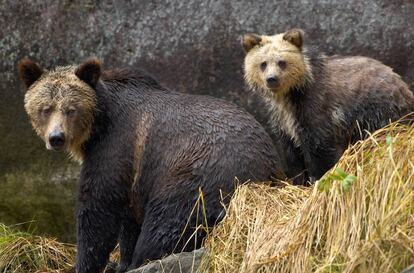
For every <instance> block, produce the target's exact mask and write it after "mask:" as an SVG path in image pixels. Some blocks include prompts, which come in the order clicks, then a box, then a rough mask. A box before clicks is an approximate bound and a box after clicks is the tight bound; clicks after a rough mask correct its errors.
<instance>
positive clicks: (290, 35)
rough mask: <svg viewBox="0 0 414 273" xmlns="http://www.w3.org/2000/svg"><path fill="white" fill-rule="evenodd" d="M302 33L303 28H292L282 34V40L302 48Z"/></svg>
mask: <svg viewBox="0 0 414 273" xmlns="http://www.w3.org/2000/svg"><path fill="white" fill-rule="evenodd" d="M304 35H305V32H304V31H303V30H301V29H299V28H294V29H291V30H288V31H286V32H285V34H284V35H283V40H285V41H288V42H289V43H291V44H293V45H295V46H296V47H297V48H299V49H302V46H303V36H304Z"/></svg>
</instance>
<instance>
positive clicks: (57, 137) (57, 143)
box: [49, 132, 65, 150]
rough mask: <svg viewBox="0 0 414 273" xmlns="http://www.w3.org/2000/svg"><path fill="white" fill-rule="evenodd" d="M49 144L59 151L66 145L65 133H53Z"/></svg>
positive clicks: (50, 135)
mask: <svg viewBox="0 0 414 273" xmlns="http://www.w3.org/2000/svg"><path fill="white" fill-rule="evenodd" d="M49 143H50V146H52V148H53V149H54V150H59V149H61V148H62V147H63V144H65V134H64V133H63V132H52V133H50V134H49Z"/></svg>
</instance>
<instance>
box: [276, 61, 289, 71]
mask: <svg viewBox="0 0 414 273" xmlns="http://www.w3.org/2000/svg"><path fill="white" fill-rule="evenodd" d="M277 65H278V66H279V67H280V69H285V68H286V66H287V63H286V61H278V62H277Z"/></svg>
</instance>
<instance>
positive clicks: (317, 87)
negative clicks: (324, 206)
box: [242, 29, 414, 180]
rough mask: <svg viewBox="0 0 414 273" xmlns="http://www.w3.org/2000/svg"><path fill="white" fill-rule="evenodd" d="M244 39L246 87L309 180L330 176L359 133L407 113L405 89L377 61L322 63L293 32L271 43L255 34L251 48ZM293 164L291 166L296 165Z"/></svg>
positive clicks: (411, 101)
mask: <svg viewBox="0 0 414 273" xmlns="http://www.w3.org/2000/svg"><path fill="white" fill-rule="evenodd" d="M251 35H252V34H248V35H246V36H244V38H243V40H242V41H246V42H242V45H243V47H244V48H245V50H246V48H247V52H246V58H245V64H244V71H245V79H246V82H247V84H248V85H249V86H250V87H251V89H252V90H254V91H255V92H258V93H259V94H261V95H262V96H263V98H264V99H265V100H266V101H267V104H268V107H269V112H270V119H269V122H270V123H271V124H272V125H273V126H274V127H275V128H280V129H281V131H282V135H281V140H282V141H285V142H286V143H285V144H286V145H285V147H286V149H287V150H288V151H287V154H294V158H295V159H294V160H298V158H300V159H301V160H303V165H304V167H305V170H306V171H307V174H308V176H309V177H310V178H311V180H314V179H318V178H320V177H321V176H322V175H323V174H324V173H325V172H326V171H327V170H328V169H330V168H331V167H332V166H333V165H334V164H335V163H336V162H337V160H338V159H339V157H340V156H341V155H342V153H343V151H344V150H345V149H346V147H347V146H348V144H349V143H353V142H355V141H357V140H359V139H361V138H364V137H365V135H366V134H365V133H364V132H366V131H368V132H372V131H374V130H376V129H379V128H381V127H383V126H385V125H386V124H388V123H389V122H390V121H395V120H397V119H398V118H400V117H402V116H404V115H406V114H407V113H409V112H411V111H414V96H413V94H412V92H411V91H410V90H409V89H408V86H407V85H406V84H405V83H404V82H403V81H402V80H401V78H400V76H399V75H397V74H395V73H394V72H393V71H392V69H391V68H389V67H387V66H385V65H384V64H382V63H380V62H379V61H376V60H373V59H371V58H366V57H360V56H354V57H343V56H332V57H326V56H325V55H324V54H322V53H320V52H319V51H318V50H317V49H316V48H312V47H306V46H305V45H304V44H303V43H304V33H303V31H301V30H298V29H293V30H290V31H288V32H286V33H282V34H276V35H274V36H260V35H256V34H255V36H254V37H257V36H259V37H260V39H255V40H253V39H252V37H251ZM252 41H256V43H254V44H252ZM246 43H247V44H249V46H248V47H246V46H245V44H246ZM281 61H282V64H283V65H282V66H281V65H280V62H281ZM263 63H266V65H263ZM270 76H272V77H275V78H277V86H272V87H269V86H268V84H267V82H266V79H267V78H268V77H270ZM294 160H291V163H290V164H296V162H294ZM287 174H288V175H289V176H292V175H293V176H294V175H296V174H293V173H290V172H289V171H288V172H287Z"/></svg>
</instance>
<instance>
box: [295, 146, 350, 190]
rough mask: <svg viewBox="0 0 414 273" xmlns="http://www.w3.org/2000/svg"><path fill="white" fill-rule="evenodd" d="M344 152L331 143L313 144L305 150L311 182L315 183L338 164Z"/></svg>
mask: <svg viewBox="0 0 414 273" xmlns="http://www.w3.org/2000/svg"><path fill="white" fill-rule="evenodd" d="M342 152H343V150H339V149H337V147H336V146H335V145H334V144H332V142H330V141H326V142H323V143H312V144H311V145H310V146H308V147H307V149H304V152H303V154H304V160H305V165H306V169H307V170H308V173H309V180H310V182H311V183H314V182H315V181H316V180H318V179H320V178H321V177H322V176H323V175H324V174H325V173H326V172H327V171H328V170H329V169H331V168H332V167H333V166H334V165H335V164H336V163H337V162H338V159H339V157H340V156H341V154H342Z"/></svg>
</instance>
